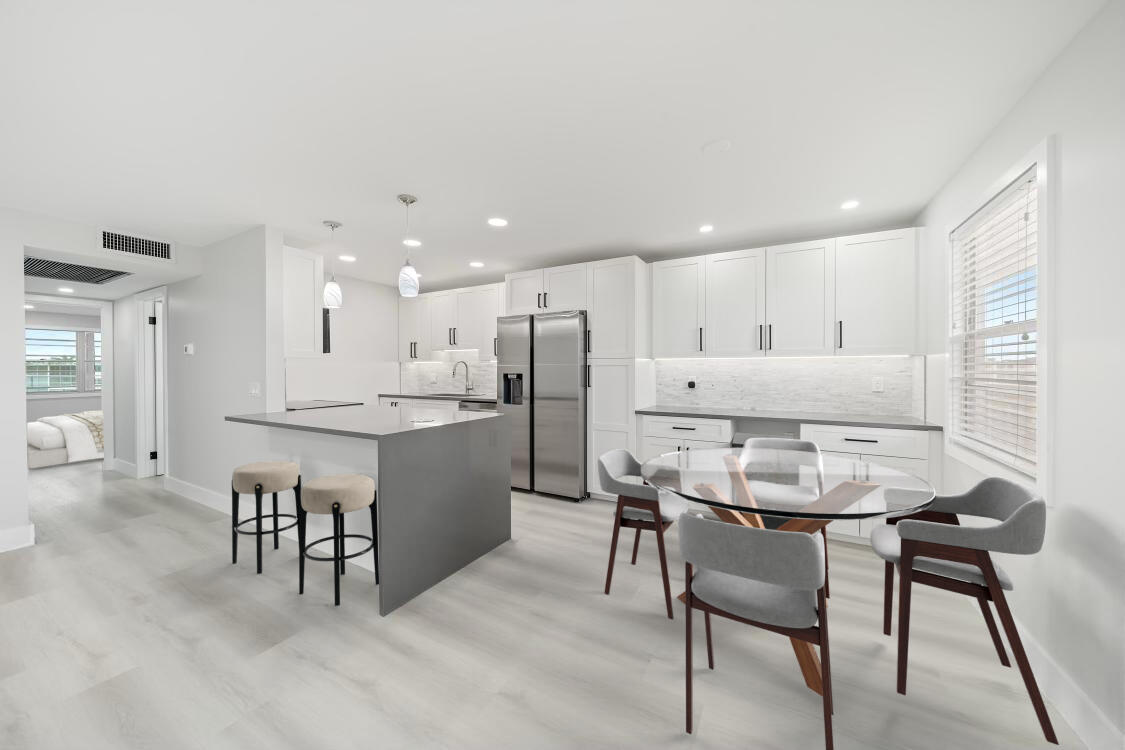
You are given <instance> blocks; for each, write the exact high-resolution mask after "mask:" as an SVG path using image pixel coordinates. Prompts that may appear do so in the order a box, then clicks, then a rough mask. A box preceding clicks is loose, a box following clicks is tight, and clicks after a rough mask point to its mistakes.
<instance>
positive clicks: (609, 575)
mask: <svg viewBox="0 0 1125 750" xmlns="http://www.w3.org/2000/svg"><path fill="white" fill-rule="evenodd" d="M621 509H622V505H621V498H620V497H619V498H617V512H616V513H615V514H614V516H613V539H611V540H610V542H609V568H608V569H607V570H606V572H605V592H606V594H608V593H609V584H610V582H611V581H612V580H613V558H614V557H616V556H617V537H618V536H620V535H621Z"/></svg>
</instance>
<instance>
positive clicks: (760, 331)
mask: <svg viewBox="0 0 1125 750" xmlns="http://www.w3.org/2000/svg"><path fill="white" fill-rule="evenodd" d="M764 331H765V326H764V325H762V324H761V323H759V324H758V351H762V350H763V349H764V348H765V344H763V343H762V341H763V340H764V336H765V334H764Z"/></svg>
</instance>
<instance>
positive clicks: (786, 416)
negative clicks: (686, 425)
mask: <svg viewBox="0 0 1125 750" xmlns="http://www.w3.org/2000/svg"><path fill="white" fill-rule="evenodd" d="M636 413H637V414H647V415H651V416H656V417H709V418H712V419H763V420H768V421H773V422H805V423H808V424H832V425H843V426H845V427H888V428H891V429H896V430H928V431H940V430H941V429H942V428H941V425H939V424H933V423H932V422H927V421H925V420H923V419H918V418H917V417H894V416H876V415H870V414H825V413H823V412H801V411H757V410H755V409H733V408H727V407H724V406H676V405H673V404H656V405H655V406H648V407H645V408H644V409H637V412H636Z"/></svg>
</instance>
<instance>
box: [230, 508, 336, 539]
mask: <svg viewBox="0 0 1125 750" xmlns="http://www.w3.org/2000/svg"><path fill="white" fill-rule="evenodd" d="M277 517H278V518H279V519H281V518H292V519H293V522H292V523H290V524H288V525H286V526H279V527H278V528H277V530H278V531H285V530H286V529H291V528H293V527H294V526H296V525H297V516H295V515H293V514H292V513H278V514H277ZM259 519H261V520H262V521H269V522H270V525H269V527H268V528H267V527H265V526H264V525H263V527H262V530H261V531H258V529H257V528H251V529H244V528H242V527H243V526H245V525H246V524H248V523H253V522H255V521H257V520H259ZM234 530H235V531H236V532H238V533H239V534H247V535H249V536H258V535H259V534H261V535H263V536H265V535H266V534H272V533H273V532H274V529H273V513H263V514H262V515H261V516H250V517H249V518H245V519H243V520H241V521H239V522H238V523H236V524H235V525H234ZM328 538H329V539H331V538H332V537H328Z"/></svg>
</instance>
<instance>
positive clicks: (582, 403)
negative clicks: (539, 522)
mask: <svg viewBox="0 0 1125 750" xmlns="http://www.w3.org/2000/svg"><path fill="white" fill-rule="evenodd" d="M496 334H497V339H498V341H497V366H496V381H497V382H496V401H497V404H496V408H497V410H498V411H499V412H501V413H502V414H505V415H507V417H508V421H509V423H510V424H511V426H512V487H515V488H517V489H523V490H533V491H535V492H543V493H547V494H550V495H561V496H563V497H569V498H574V499H576V500H581V499H582V498H584V497H586V495H587V493H586V389H587V387H588V385H589V380H588V377H589V373H588V371H587V369H586V311H585V310H571V311H568V312H558V313H544V314H542V315H510V316H508V317H503V318H499V319H498V320H497V322H496Z"/></svg>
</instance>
